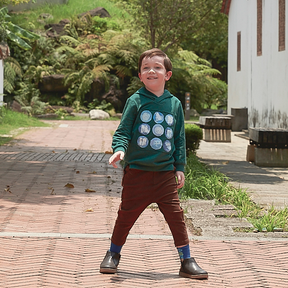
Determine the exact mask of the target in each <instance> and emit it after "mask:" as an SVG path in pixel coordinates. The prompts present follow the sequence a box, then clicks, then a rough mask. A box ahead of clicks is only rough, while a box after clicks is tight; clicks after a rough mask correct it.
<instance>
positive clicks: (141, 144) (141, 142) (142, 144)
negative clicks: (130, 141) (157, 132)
mask: <svg viewBox="0 0 288 288" xmlns="http://www.w3.org/2000/svg"><path fill="white" fill-rule="evenodd" d="M148 143H149V140H148V138H147V137H145V136H139V137H138V139H137V144H138V146H139V147H140V148H146V147H147V146H148Z"/></svg>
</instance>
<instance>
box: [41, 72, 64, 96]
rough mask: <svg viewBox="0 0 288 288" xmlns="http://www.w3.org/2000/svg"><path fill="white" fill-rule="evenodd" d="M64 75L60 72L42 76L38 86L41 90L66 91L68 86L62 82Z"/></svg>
mask: <svg viewBox="0 0 288 288" xmlns="http://www.w3.org/2000/svg"><path fill="white" fill-rule="evenodd" d="M64 77H65V76H64V75H61V74H54V75H49V76H43V77H42V81H41V82H39V84H38V88H39V90H40V91H41V92H66V91H68V87H67V86H64V84H63V80H64Z"/></svg>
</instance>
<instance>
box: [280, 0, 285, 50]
mask: <svg viewBox="0 0 288 288" xmlns="http://www.w3.org/2000/svg"><path fill="white" fill-rule="evenodd" d="M285 14H286V13H285V0H279V51H284V50H285V16H286V15H285Z"/></svg>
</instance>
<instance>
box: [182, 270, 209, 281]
mask: <svg viewBox="0 0 288 288" xmlns="http://www.w3.org/2000/svg"><path fill="white" fill-rule="evenodd" d="M179 276H181V277H185V278H191V279H208V274H199V275H191V274H187V273H184V272H179Z"/></svg>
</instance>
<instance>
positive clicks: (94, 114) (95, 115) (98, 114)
mask: <svg viewBox="0 0 288 288" xmlns="http://www.w3.org/2000/svg"><path fill="white" fill-rule="evenodd" d="M89 117H90V119H91V120H97V119H108V118H110V115H109V113H107V112H105V111H103V110H96V109H93V110H91V111H90V112H89Z"/></svg>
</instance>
